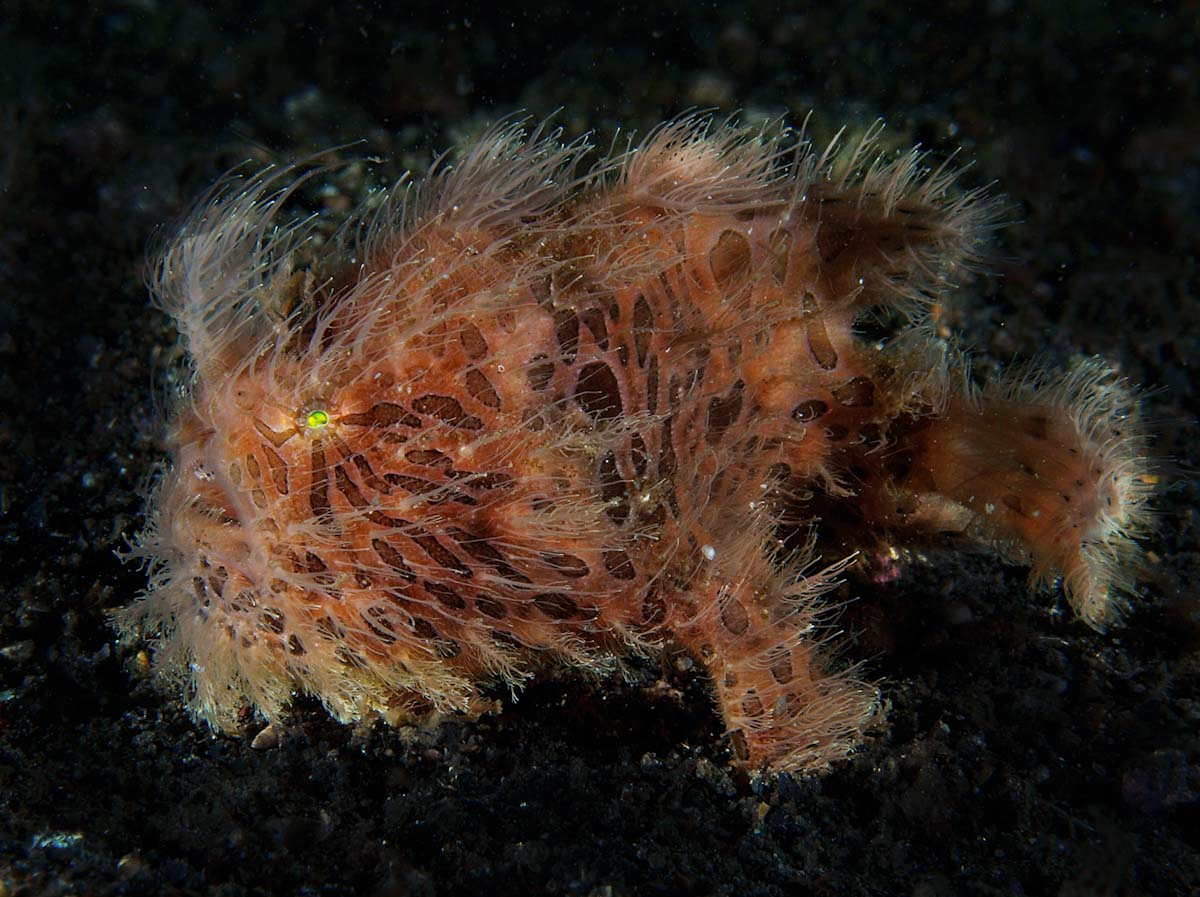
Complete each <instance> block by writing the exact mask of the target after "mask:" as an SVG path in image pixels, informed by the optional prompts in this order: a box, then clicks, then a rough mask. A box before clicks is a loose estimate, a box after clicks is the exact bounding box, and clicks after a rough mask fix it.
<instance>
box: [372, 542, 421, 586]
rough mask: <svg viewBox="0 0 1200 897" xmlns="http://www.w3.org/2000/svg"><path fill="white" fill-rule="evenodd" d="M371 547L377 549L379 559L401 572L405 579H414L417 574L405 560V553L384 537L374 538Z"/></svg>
mask: <svg viewBox="0 0 1200 897" xmlns="http://www.w3.org/2000/svg"><path fill="white" fill-rule="evenodd" d="M371 547H372V548H373V549H375V553H376V554H377V555H379V559H380V560H381V561H383V562H384V563H385V564H387V565H388V566H389V567H391V568H392V570H394V571H395V572H397V573H399V574H400V575H401V576H402V577H403V578H404V579H407V580H410V581H411V580H413V579H415V578H416V575H415V574H414V573H413V571H412V568H411V567H410V566H408V564H407V563H405V561H404V555H402V554H401V553H400V552H399V551H397V550H396V549H395V548H394V547H393V546H391V545H389V544H388V543H387V542H385V541H383V540H382V539H372V540H371Z"/></svg>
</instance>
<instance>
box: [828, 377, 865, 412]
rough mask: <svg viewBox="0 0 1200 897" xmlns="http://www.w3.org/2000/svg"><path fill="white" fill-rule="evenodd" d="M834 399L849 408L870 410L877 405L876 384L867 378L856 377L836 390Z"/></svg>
mask: <svg viewBox="0 0 1200 897" xmlns="http://www.w3.org/2000/svg"><path fill="white" fill-rule="evenodd" d="M833 398H834V399H835V400H836V401H837V402H838V403H839V404H841V405H845V406H846V407H847V408H870V407H871V406H872V405H874V404H875V384H874V383H872V382H871V381H870V380H868V379H867V378H866V377H855V378H854V379H852V380H849V381H847V382H846V383H843V384H842V385H841V386H838V387H836V388H834V390H833Z"/></svg>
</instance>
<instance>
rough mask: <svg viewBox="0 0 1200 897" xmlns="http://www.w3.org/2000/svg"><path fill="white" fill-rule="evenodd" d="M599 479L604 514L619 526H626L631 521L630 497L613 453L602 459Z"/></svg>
mask: <svg viewBox="0 0 1200 897" xmlns="http://www.w3.org/2000/svg"><path fill="white" fill-rule="evenodd" d="M598 478H599V480H600V498H601V500H602V501H603V502H604V513H606V514H607V515H608V516H609V518H610V519H611V520H612V522H613V523H615V524H616V525H617V526H624V524H625V521H626V520H628V519H629V495H628V491H627V490H626V488H625V480H624V479H622V477H621V472H620V470H618V468H617V459H616V456H615V455H613V453H612V452H609V453H608V454H607V455H605V456H604V457H603V458H601V459H600V469H599V471H598Z"/></svg>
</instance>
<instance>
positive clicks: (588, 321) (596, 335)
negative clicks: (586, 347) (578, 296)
mask: <svg viewBox="0 0 1200 897" xmlns="http://www.w3.org/2000/svg"><path fill="white" fill-rule="evenodd" d="M579 318H580V320H581V321H582V322H583V326H585V327H586V328H587V329H588V330H589V331H591V334H592V339H594V340H595V341H596V345H598V346H599V347H600V348H601V349H607V348H608V325H607V324H605V322H604V312H603V311H602V310H601V309H600V308H598V307H596V306H594V305H593V306H591V307H589V308H585V309H584V310H583V311H581V312H580V313H579Z"/></svg>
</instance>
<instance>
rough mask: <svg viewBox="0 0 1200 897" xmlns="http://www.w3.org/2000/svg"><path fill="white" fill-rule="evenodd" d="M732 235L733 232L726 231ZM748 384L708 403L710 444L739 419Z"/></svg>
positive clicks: (706, 429)
mask: <svg viewBox="0 0 1200 897" xmlns="http://www.w3.org/2000/svg"><path fill="white" fill-rule="evenodd" d="M726 233H732V231H726ZM745 388H746V384H745V383H744V382H742V381H741V380H738V381H737V382H736V383H734V384H733V386H732V387H730V389H729V392H727V393H726V394H725V395H723V396H717V397H715V398H713V399H712V400H711V401H709V403H708V417H707V419H706V421H705V433H706V435H707V438H708V441H709V442H710V443H713V444H715V443H717V442H720V441H721V437H722V436H723V435H724V434H725V431H726V430H728V429H729V428H730V427H731V426H732V425H733V424H734V423H735V422H736V421H737V419H738V417H739V416H740V415H741V413H742V394H743V393H744V392H745Z"/></svg>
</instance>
